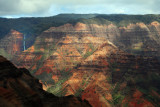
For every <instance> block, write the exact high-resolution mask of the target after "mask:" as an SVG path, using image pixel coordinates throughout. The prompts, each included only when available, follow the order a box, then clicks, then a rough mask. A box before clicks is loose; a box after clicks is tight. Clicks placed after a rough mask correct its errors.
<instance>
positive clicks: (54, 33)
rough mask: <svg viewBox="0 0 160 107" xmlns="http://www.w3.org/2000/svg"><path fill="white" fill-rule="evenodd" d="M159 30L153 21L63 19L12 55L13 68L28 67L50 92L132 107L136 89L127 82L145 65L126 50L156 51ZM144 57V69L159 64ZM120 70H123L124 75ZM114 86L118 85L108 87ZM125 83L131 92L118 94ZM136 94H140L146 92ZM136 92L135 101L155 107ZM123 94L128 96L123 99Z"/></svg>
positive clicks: (100, 102)
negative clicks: (66, 21) (103, 22)
mask: <svg viewBox="0 0 160 107" xmlns="http://www.w3.org/2000/svg"><path fill="white" fill-rule="evenodd" d="M137 30H138V31H137ZM153 31H154V32H153ZM159 31H160V24H159V23H158V22H152V23H151V24H148V25H146V24H144V23H136V24H129V25H127V26H126V27H117V26H116V25H114V24H109V25H97V24H88V25H87V24H83V23H77V24H76V25H71V24H65V25H63V26H60V27H51V28H50V29H48V30H46V31H44V32H43V33H42V34H41V35H40V36H38V37H37V38H36V41H35V43H34V45H33V46H31V47H30V48H28V49H27V50H26V51H24V52H22V54H20V55H18V56H17V57H14V58H13V59H12V61H13V62H14V64H15V65H16V66H18V67H26V68H27V69H29V70H31V72H32V73H33V74H34V75H36V76H37V77H38V78H40V79H41V80H42V83H43V84H44V86H45V88H46V89H47V88H48V89H47V90H50V92H52V93H58V94H61V95H66V96H67V95H76V96H81V97H82V99H86V100H88V101H89V103H90V104H91V105H92V106H94V107H97V106H104V107H105V106H113V105H114V106H123V104H124V105H125V104H127V105H129V106H133V107H134V106H138V103H139V102H136V99H137V97H134V92H135V93H136V92H137V91H135V90H140V89H139V88H135V87H130V86H129V85H128V84H130V81H132V82H133V81H134V82H133V83H135V82H136V81H137V80H135V79H134V76H135V75H138V73H137V72H140V75H145V74H146V71H147V70H146V69H145V66H146V64H145V63H146V62H145V61H144V60H145V59H143V58H142V59H141V58H140V60H138V58H136V57H135V56H133V55H131V54H132V53H133V54H138V55H147V56H156V55H158V54H159V50H160V49H159V48H160V44H159V43H160V39H159V37H160V34H159ZM114 44H115V45H114ZM119 49H121V50H119ZM122 50H123V51H122ZM126 52H128V53H130V54H128V53H126ZM149 52H150V53H149ZM146 60H147V59H146ZM147 61H151V62H147V64H148V66H149V68H148V71H149V70H151V71H152V66H153V64H155V66H156V67H153V68H155V69H156V70H155V71H156V73H157V71H158V70H159V68H157V65H158V64H157V62H156V61H155V59H153V60H152V59H151V60H147ZM152 61H153V63H152ZM156 64H157V65H156ZM150 65H151V68H150ZM158 66H159V65H158ZM146 68H147V67H146ZM157 69H158V70H157ZM129 70H131V71H129ZM134 71H136V72H134ZM143 71H144V72H143ZM153 71H154V70H153ZM126 72H127V73H126ZM128 72H129V73H128ZM141 73H144V74H141ZM124 75H125V76H124ZM126 75H129V76H128V78H129V79H128V78H127V76H126ZM132 75H133V77H132ZM148 75H149V74H147V76H148ZM155 75H157V74H155ZM142 77H143V76H142ZM130 78H131V79H130ZM146 78H150V77H146ZM50 80H53V81H50ZM118 81H119V82H118ZM128 81H129V82H128ZM144 84H145V83H144ZM150 84H151V83H150ZM136 85H137V84H134V85H133V86H136ZM118 86H119V87H120V89H119V90H118V91H117V92H114V90H115V89H117V88H116V87H118ZM55 87H58V88H57V89H56V88H55ZM128 87H129V90H134V91H133V92H131V93H130V95H126V94H121V90H122V91H123V90H125V89H128ZM156 87H157V86H156ZM52 88H53V89H52ZM140 88H142V87H140ZM57 90H58V91H57ZM125 91H126V90H125ZM125 91H124V92H125ZM154 91H155V90H154ZM149 92H150V90H149ZM115 93H116V94H115ZM141 93H142V95H143V93H145V94H144V95H146V93H148V91H147V92H141ZM58 94H57V95H58ZM154 96H155V95H154ZM142 97H143V98H142V99H141V100H142V102H144V103H140V104H142V105H144V106H147V105H152V106H155V105H154V103H155V102H152V101H149V100H148V99H145V97H144V96H142ZM125 98H126V99H129V98H130V99H131V100H124V99H125ZM147 98H148V97H147ZM117 99H118V101H117ZM122 101H123V102H124V103H122ZM133 103H134V104H133Z"/></svg>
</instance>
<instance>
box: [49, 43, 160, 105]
mask: <svg viewBox="0 0 160 107" xmlns="http://www.w3.org/2000/svg"><path fill="white" fill-rule="evenodd" d="M159 65H160V63H159V62H158V60H157V59H155V58H143V57H135V56H133V55H131V54H126V53H125V52H123V51H120V50H119V49H118V48H117V47H115V46H114V45H113V44H112V43H109V42H106V43H104V44H103V45H101V46H100V47H99V48H98V49H97V50H96V51H95V52H94V53H93V54H92V55H91V56H89V57H87V58H86V59H85V60H84V61H82V62H81V63H80V64H79V65H78V66H77V67H76V68H75V69H73V70H72V73H73V74H72V76H71V77H70V78H69V79H68V80H67V81H65V82H64V83H63V85H62V87H61V88H60V90H59V91H62V93H63V95H76V96H81V97H82V99H86V100H88V101H89V103H90V104H91V105H92V106H93V107H99V106H107V107H112V106H116V107H119V106H124V105H126V106H129V107H137V106H140V107H145V106H150V107H154V106H158V105H159V102H158V101H159V94H158V92H159V86H158V82H159V80H160V76H159V70H160V66H159ZM146 66H147V67H146ZM140 78H141V79H140ZM155 78H157V79H155ZM146 80H148V81H146ZM147 84H148V85H147ZM153 87H154V88H153ZM51 90H53V91H51ZM155 90H157V91H155ZM49 91H51V92H53V93H54V92H55V88H54V87H51V88H50V90H49ZM57 93H58V92H57Z"/></svg>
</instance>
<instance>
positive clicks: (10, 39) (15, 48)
mask: <svg viewBox="0 0 160 107" xmlns="http://www.w3.org/2000/svg"><path fill="white" fill-rule="evenodd" d="M0 49H3V50H4V51H5V52H6V54H10V55H15V54H16V53H20V52H21V51H22V50H23V34H22V33H20V32H18V31H16V30H11V31H10V32H9V33H8V34H7V35H6V36H5V37H4V38H2V39H1V40H0ZM1 51H2V50H1ZM1 54H5V53H1Z"/></svg>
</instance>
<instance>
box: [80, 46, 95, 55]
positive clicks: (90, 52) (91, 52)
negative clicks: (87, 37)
mask: <svg viewBox="0 0 160 107" xmlns="http://www.w3.org/2000/svg"><path fill="white" fill-rule="evenodd" d="M89 49H91V51H89ZM89 49H88V51H87V52H86V53H85V54H84V55H83V58H87V57H89V56H90V55H92V54H93V53H94V52H95V50H96V48H95V47H94V46H93V45H92V44H89Z"/></svg>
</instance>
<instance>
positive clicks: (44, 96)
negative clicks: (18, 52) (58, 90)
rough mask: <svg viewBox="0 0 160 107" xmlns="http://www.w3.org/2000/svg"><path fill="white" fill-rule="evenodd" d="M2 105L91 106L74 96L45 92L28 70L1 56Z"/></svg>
mask: <svg viewBox="0 0 160 107" xmlns="http://www.w3.org/2000/svg"><path fill="white" fill-rule="evenodd" d="M0 91H1V93H0V106H2V107H22V106H24V107H35V106H36V107H53V106H56V107H75V106H76V107H90V105H89V104H88V103H87V102H85V101H82V100H80V99H78V98H76V97H74V96H68V97H61V98H59V97H56V96H54V95H52V94H49V93H47V92H45V91H44V90H43V89H42V84H41V83H39V80H38V79H36V78H34V77H33V76H32V75H31V74H30V73H29V71H28V70H26V69H24V68H21V69H18V68H16V67H15V66H14V65H13V64H12V63H10V62H9V61H7V60H6V59H5V58H3V57H2V56H0Z"/></svg>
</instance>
